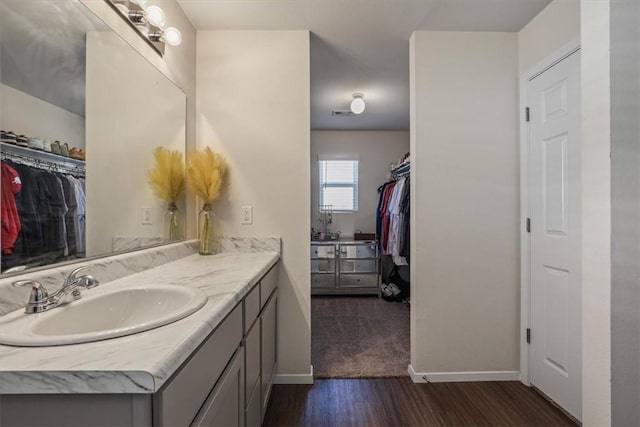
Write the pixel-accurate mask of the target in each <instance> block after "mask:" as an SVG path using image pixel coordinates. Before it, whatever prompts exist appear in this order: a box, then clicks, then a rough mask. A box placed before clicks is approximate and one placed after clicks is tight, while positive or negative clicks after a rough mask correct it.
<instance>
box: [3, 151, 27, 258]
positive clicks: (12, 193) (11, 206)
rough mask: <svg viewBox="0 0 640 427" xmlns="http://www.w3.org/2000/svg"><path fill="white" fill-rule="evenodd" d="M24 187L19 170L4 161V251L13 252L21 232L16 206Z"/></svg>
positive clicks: (5, 252)
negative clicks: (17, 196)
mask: <svg viewBox="0 0 640 427" xmlns="http://www.w3.org/2000/svg"><path fill="white" fill-rule="evenodd" d="M21 189H22V182H21V181H20V176H19V175H18V172H16V170H15V169H14V168H12V167H11V166H9V165H8V164H6V163H4V162H2V236H1V237H2V253H4V254H11V253H13V247H14V245H15V243H16V239H17V238H18V233H20V229H21V226H20V216H19V215H18V208H17V207H16V194H18V193H19V192H20V190H21Z"/></svg>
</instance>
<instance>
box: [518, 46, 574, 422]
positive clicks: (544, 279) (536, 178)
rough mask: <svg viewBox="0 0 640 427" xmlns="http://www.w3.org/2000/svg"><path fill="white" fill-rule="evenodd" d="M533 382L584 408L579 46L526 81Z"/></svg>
mask: <svg viewBox="0 0 640 427" xmlns="http://www.w3.org/2000/svg"><path fill="white" fill-rule="evenodd" d="M528 99H529V104H530V107H529V108H530V123H529V197H530V199H529V209H530V216H531V240H530V245H531V247H530V256H531V258H530V267H531V268H530V272H531V279H530V280H531V281H530V290H531V294H530V316H531V318H530V328H531V343H530V347H529V369H530V377H529V379H530V381H531V383H532V384H533V385H534V386H536V387H537V388H538V389H540V390H541V391H542V392H543V393H545V394H546V395H547V396H549V397H550V398H551V399H553V400H554V401H555V402H556V403H558V404H559V405H560V406H562V407H563V408H564V409H566V410H567V411H568V412H569V413H571V414H572V415H573V416H575V417H576V418H578V419H581V415H582V391H581V390H582V350H581V349H582V330H581V324H582V322H581V311H580V310H581V307H580V306H581V256H580V254H581V198H580V192H581V166H580V157H581V156H580V153H581V148H580V141H581V138H580V133H581V130H580V128H581V108H580V52H579V51H578V52H576V53H574V54H572V55H570V56H569V57H567V58H566V59H564V60H563V61H561V62H560V63H558V64H556V65H554V66H553V67H552V68H550V69H548V70H547V71H545V72H544V73H542V74H540V75H539V76H537V77H535V78H534V79H533V80H531V81H530V82H529V93H528Z"/></svg>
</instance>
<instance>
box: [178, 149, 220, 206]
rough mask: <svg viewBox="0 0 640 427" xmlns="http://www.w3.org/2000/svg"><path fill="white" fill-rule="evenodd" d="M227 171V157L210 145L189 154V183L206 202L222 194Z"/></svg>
mask: <svg viewBox="0 0 640 427" xmlns="http://www.w3.org/2000/svg"><path fill="white" fill-rule="evenodd" d="M226 173H227V162H226V160H225V158H224V157H223V156H222V155H221V154H218V153H216V152H214V151H213V150H212V149H211V148H209V147H207V148H205V149H204V150H198V151H194V152H193V153H191V154H190V155H189V162H188V165H187V184H188V185H189V188H190V189H191V191H193V192H194V193H195V195H196V196H198V197H199V198H200V199H202V200H203V201H204V202H205V203H211V202H212V201H214V200H215V199H217V198H218V197H219V196H220V191H221V190H222V183H223V181H224V177H225V174H226Z"/></svg>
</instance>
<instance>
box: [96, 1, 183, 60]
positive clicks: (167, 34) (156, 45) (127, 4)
mask: <svg viewBox="0 0 640 427" xmlns="http://www.w3.org/2000/svg"><path fill="white" fill-rule="evenodd" d="M105 1H106V2H107V3H108V4H109V5H110V6H111V7H112V8H113V9H114V10H115V11H116V12H118V14H119V15H120V16H121V17H122V18H123V19H125V20H126V21H127V22H128V23H129V25H131V26H132V27H133V28H134V29H135V30H136V31H137V32H138V34H140V35H141V36H142V38H143V39H144V40H145V41H146V42H147V43H149V45H150V46H151V47H153V49H154V50H155V51H156V52H158V53H159V54H160V56H164V51H165V43H166V44H168V45H171V46H178V45H179V44H180V43H182V34H181V33H180V30H178V29H177V28H176V27H168V28H166V29H165V28H164V26H165V24H166V23H167V16H166V14H165V13H164V10H162V8H160V7H159V6H156V5H148V0H105Z"/></svg>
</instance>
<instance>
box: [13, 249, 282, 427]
mask: <svg viewBox="0 0 640 427" xmlns="http://www.w3.org/2000/svg"><path fill="white" fill-rule="evenodd" d="M278 260H279V254H278V253H277V252H254V253H238V252H235V253H233V252H231V253H220V254H217V255H213V256H205V257H203V256H199V255H190V256H186V257H184V258H181V259H178V260H176V261H172V262H168V263H166V264H163V265H160V266H157V267H154V268H151V269H148V270H145V271H142V272H140V273H137V274H133V275H129V276H126V277H123V278H120V279H117V280H114V281H112V282H109V283H106V284H103V285H101V286H103V287H108V286H112V285H127V284H131V285H136V286H144V285H145V284H147V285H161V284H174V285H175V284H180V285H184V286H191V287H197V288H199V289H200V290H202V291H203V292H205V293H206V295H207V297H208V299H207V302H206V304H205V305H204V307H203V308H201V309H200V310H198V311H196V312H195V313H194V314H192V315H190V316H188V317H185V318H183V319H182V320H178V321H176V322H174V323H171V324H169V325H166V326H162V327H159V328H157V329H152V330H149V331H146V332H141V333H137V334H134V335H129V336H124V337H120V338H114V339H108V340H103V341H96V342H90V343H84V344H74V345H61V346H50V347H11V346H3V345H0V426H13V425H27V426H29V425H32V426H36V425H64V426H78V427H79V426H83V427H88V426H93V425H110V426H136V427H137V426H214V425H215V426H217V425H224V426H245V425H247V426H256V425H260V424H261V422H262V419H263V417H264V414H265V411H266V408H267V404H268V402H269V395H270V391H271V385H272V383H273V376H274V372H275V366H276V361H277V354H276V345H277V343H276V337H277V317H276V313H277V304H278V290H277V283H278V265H277V263H278ZM86 292H91V290H89V291H86ZM72 304H73V303H72ZM63 309H64V308H55V309H54V310H63ZM1 322H2V318H1V317H0V326H1Z"/></svg>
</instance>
